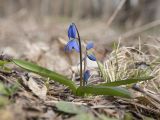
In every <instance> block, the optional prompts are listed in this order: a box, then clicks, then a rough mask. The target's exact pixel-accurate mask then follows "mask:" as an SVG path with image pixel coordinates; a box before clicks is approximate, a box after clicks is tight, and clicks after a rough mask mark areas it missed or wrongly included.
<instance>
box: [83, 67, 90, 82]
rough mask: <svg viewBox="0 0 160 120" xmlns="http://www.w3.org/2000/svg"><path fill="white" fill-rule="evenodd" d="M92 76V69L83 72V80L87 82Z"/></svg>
mask: <svg viewBox="0 0 160 120" xmlns="http://www.w3.org/2000/svg"><path fill="white" fill-rule="evenodd" d="M90 76H91V74H90V71H89V70H86V71H85V72H84V74H83V80H84V81H85V82H86V83H87V82H88V79H89V77H90Z"/></svg>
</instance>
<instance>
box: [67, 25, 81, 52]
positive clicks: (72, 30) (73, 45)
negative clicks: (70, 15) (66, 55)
mask: <svg viewBox="0 0 160 120" xmlns="http://www.w3.org/2000/svg"><path fill="white" fill-rule="evenodd" d="M76 33H77V31H76V27H75V25H74V24H73V23H72V24H71V25H70V26H69V28H68V38H69V41H68V43H67V45H66V46H65V48H64V50H65V51H66V52H67V51H68V52H71V51H72V49H75V50H76V51H77V52H79V51H80V50H79V44H78V41H77V39H76Z"/></svg>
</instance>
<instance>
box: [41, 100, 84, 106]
mask: <svg viewBox="0 0 160 120" xmlns="http://www.w3.org/2000/svg"><path fill="white" fill-rule="evenodd" d="M58 102H59V101H55V100H51V101H45V102H44V103H45V104H57V103H58ZM68 103H72V104H75V105H85V106H86V105H87V104H86V103H81V102H68Z"/></svg>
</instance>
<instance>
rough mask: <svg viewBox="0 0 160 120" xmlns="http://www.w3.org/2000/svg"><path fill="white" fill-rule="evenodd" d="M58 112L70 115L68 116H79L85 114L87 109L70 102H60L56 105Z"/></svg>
mask: <svg viewBox="0 0 160 120" xmlns="http://www.w3.org/2000/svg"><path fill="white" fill-rule="evenodd" d="M56 107H57V109H58V110H59V111H62V112H65V113H70V114H80V113H83V112H84V113H85V112H87V108H86V107H84V106H77V105H75V104H73V103H71V102H65V101H60V102H58V103H57V104H56Z"/></svg>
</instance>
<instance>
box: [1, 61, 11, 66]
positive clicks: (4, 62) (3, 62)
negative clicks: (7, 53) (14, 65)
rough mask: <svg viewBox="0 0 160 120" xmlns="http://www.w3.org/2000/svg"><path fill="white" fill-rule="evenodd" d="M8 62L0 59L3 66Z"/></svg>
mask: <svg viewBox="0 0 160 120" xmlns="http://www.w3.org/2000/svg"><path fill="white" fill-rule="evenodd" d="M7 63H9V62H8V61H4V60H0V66H2V67H3V66H4V65H5V64H7Z"/></svg>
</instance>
